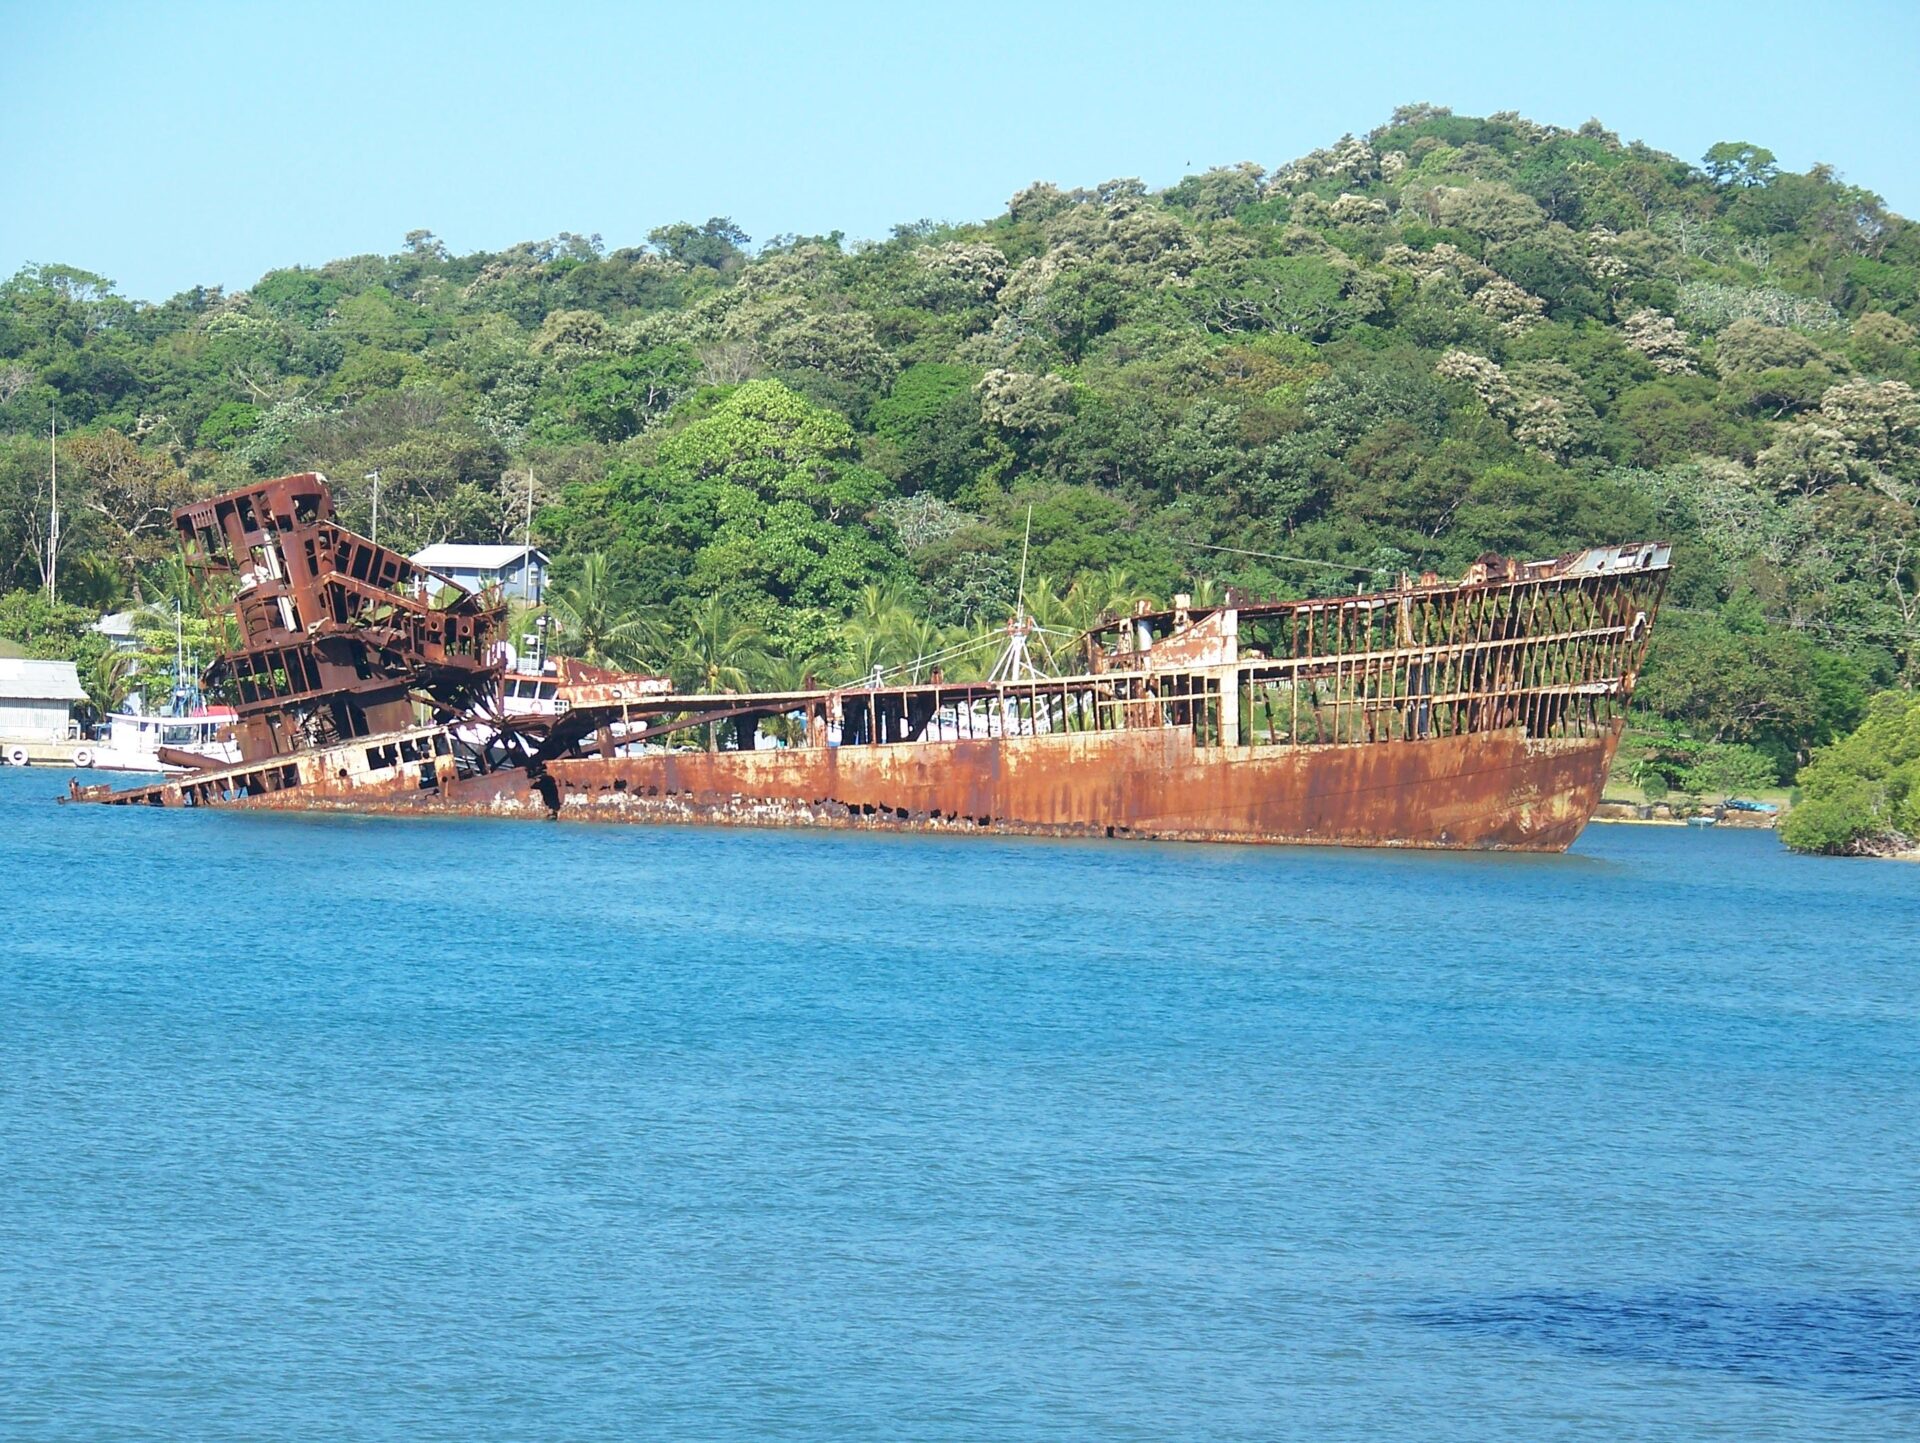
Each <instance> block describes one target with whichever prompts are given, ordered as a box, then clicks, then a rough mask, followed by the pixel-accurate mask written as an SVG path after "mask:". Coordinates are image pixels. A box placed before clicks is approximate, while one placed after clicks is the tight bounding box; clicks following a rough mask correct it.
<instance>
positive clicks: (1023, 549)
mask: <svg viewBox="0 0 1920 1443" xmlns="http://www.w3.org/2000/svg"><path fill="white" fill-rule="evenodd" d="M1032 544H1033V503H1032V502H1031V501H1029V502H1028V503H1027V534H1026V535H1025V536H1023V537H1022V538H1021V539H1020V594H1019V595H1018V596H1017V597H1015V598H1014V603H1013V612H1014V615H1015V616H1025V615H1026V614H1027V548H1028V547H1029V546H1031V545H1032Z"/></svg>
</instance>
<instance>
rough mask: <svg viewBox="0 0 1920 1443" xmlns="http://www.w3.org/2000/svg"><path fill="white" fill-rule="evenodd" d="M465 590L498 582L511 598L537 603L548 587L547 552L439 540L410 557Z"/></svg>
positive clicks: (497, 584)
mask: <svg viewBox="0 0 1920 1443" xmlns="http://www.w3.org/2000/svg"><path fill="white" fill-rule="evenodd" d="M412 560H413V564H414V565H415V566H424V567H425V568H426V569H427V570H428V571H437V572H438V573H440V575H442V576H444V577H446V578H447V580H449V581H452V582H456V583H458V584H459V585H461V586H464V587H466V589H467V590H468V591H485V590H486V589H487V588H488V587H489V586H497V587H499V588H500V589H501V590H502V591H503V592H505V593H506V594H507V596H508V597H510V598H520V597H524V598H525V599H526V600H527V601H528V602H530V603H538V602H539V600H540V598H541V596H542V595H543V594H544V593H545V591H546V587H547V553H546V552H544V551H542V550H540V549H539V548H538V547H536V546H469V545H467V544H465V543H464V542H459V541H440V542H436V543H435V544H434V545H432V546H429V547H428V548H427V549H426V550H425V551H420V552H416V553H415V554H414V556H413V557H412Z"/></svg>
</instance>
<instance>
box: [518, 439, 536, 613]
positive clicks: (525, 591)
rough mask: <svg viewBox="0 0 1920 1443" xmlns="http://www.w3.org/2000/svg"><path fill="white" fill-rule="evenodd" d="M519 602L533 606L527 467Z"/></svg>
mask: <svg viewBox="0 0 1920 1443" xmlns="http://www.w3.org/2000/svg"><path fill="white" fill-rule="evenodd" d="M520 568H521V570H520V600H521V601H522V602H523V603H524V604H525V605H527V606H531V605H533V467H531V466H529V467H527V551H526V555H524V556H522V557H521V558H520Z"/></svg>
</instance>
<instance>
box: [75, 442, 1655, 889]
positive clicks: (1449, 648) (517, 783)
mask: <svg viewBox="0 0 1920 1443" xmlns="http://www.w3.org/2000/svg"><path fill="white" fill-rule="evenodd" d="M179 524H180V527H181V530H182V533H183V537H184V538H185V539H186V541H187V546H188V554H189V558H190V559H192V560H197V561H198V562H199V564H201V565H203V566H205V567H208V568H209V569H211V570H213V571H215V572H216V573H219V572H224V573H225V574H229V575H234V576H236V577H237V578H238V582H239V585H238V591H237V595H236V598H235V601H234V610H235V615H236V619H237V622H238V623H239V627H238V629H239V632H240V634H241V636H242V637H243V638H244V640H245V645H244V646H243V647H242V648H241V649H239V650H237V651H235V652H232V653H229V654H228V655H227V656H225V657H223V658H222V659H221V661H220V663H218V664H217V665H216V668H215V669H214V671H213V672H210V674H209V680H210V681H213V682H219V681H221V680H222V679H224V680H226V681H227V682H228V683H229V684H230V685H231V687H232V689H233V691H234V694H235V700H236V704H237V706H238V708H239V711H240V715H241V719H242V720H241V725H240V727H239V734H240V737H241V741H242V748H243V753H244V756H245V759H244V760H243V761H242V762H240V763H238V764H235V765H229V766H224V767H218V768H213V767H209V768H206V769H203V770H200V771H195V772H190V773H188V774H186V775H184V776H181V777H176V778H168V779H166V780H164V781H162V782H159V783H155V784H151V785H148V786H145V787H136V788H131V789H128V790H125V791H117V792H116V791H113V790H111V789H109V788H106V787H91V788H81V787H78V786H75V787H74V788H73V789H72V799H74V800H77V801H86V802H108V803H115V804H120V805H147V806H161V807H166V806H193V807H199V806H221V807H237V808H246V809H261V808H271V809H350V810H355V811H369V812H388V813H409V814H443V815H444V814H466V815H493V816H538V817H551V818H559V819H567V820H574V819H577V820H598V821H628V822H652V823H716V824H730V825H756V826H827V827H854V828H879V829H907V830H935V831H950V832H959V833H1007V834H1028V835H1042V836H1076V837H1110V838H1116V839H1121V838H1125V839H1142V840H1159V841H1196V842H1199V841H1204V842H1243V843H1292V844H1305V845H1340V846H1401V847H1428V848H1464V849H1482V850H1509V851H1534V852H1556V851H1563V850H1565V849H1566V847H1567V846H1569V845H1570V844H1571V843H1572V842H1573V840H1574V839H1575V838H1576V837H1577V836H1578V835H1579V833H1580V831H1581V829H1582V828H1583V827H1584V826H1585V825H1586V822H1587V821H1588V819H1589V818H1590V817H1591V815H1592V813H1593V811H1594V808H1595V807H1596V805H1597V804H1598V802H1599V799H1600V792H1601V788H1602V786H1603V785H1604V782H1605V779H1606V776H1607V772H1608V769H1609V767H1610V765H1611V763H1612V760H1613V756H1614V752H1615V749H1616V747H1617V746H1618V743H1619V739H1620V735H1621V730H1622V727H1623V725H1624V722H1625V716H1626V708H1627V705H1628V702H1629V701H1630V699H1631V697H1632V693H1633V689H1634V685H1635V683H1636V680H1637V677H1638V673H1639V668H1640V666H1641V663H1642V661H1643V660H1644V657H1645V653H1646V648H1647V645H1648V641H1649V637H1650V633H1651V629H1652V624H1653V618H1654V615H1655V613H1656V612H1657V609H1658V604H1659V599H1660V595H1661V592H1662V590H1663V588H1664V585H1665V581H1666V573H1667V567H1668V548H1667V547H1666V546H1665V544H1664V543H1656V542H1647V543H1633V544H1630V545H1625V546H1609V547H1595V548H1589V549H1588V550H1586V551H1582V552H1575V553H1569V554H1568V555H1565V556H1561V557H1555V558H1551V559H1549V560H1546V561H1540V562H1518V561H1513V560H1510V559H1507V558H1502V557H1497V556H1491V555H1490V556H1487V557H1483V558H1481V560H1480V562H1478V563H1476V564H1475V567H1474V568H1473V570H1472V572H1470V574H1469V575H1468V576H1467V577H1465V578H1463V579H1461V580H1458V581H1443V580H1441V579H1440V578H1439V577H1436V576H1433V575H1431V574H1429V575H1426V576H1422V577H1420V578H1419V579H1418V580H1417V581H1416V580H1414V579H1412V578H1410V577H1402V578H1401V579H1400V582H1399V584H1398V585H1396V586H1393V587H1388V588H1384V589H1382V590H1379V591H1374V592H1362V593H1357V594H1354V595H1348V596H1334V597H1325V598H1309V599H1302V600H1288V601H1264V602H1259V601H1247V600H1244V599H1241V598H1236V597H1234V596H1233V595H1231V594H1228V595H1227V596H1225V597H1224V598H1222V599H1221V600H1220V601H1219V602H1216V603H1214V604H1211V605H1207V606H1193V605H1191V604H1190V602H1189V600H1188V598H1185V597H1177V598H1175V604H1174V606H1173V607H1171V608H1168V609H1165V610H1153V609H1151V608H1149V607H1146V606H1141V607H1137V608H1135V610H1134V612H1133V614H1132V615H1130V616H1125V617H1112V618H1109V619H1108V620H1107V621H1106V622H1104V623H1103V624H1102V625H1100V626H1098V627H1096V628H1095V629H1094V630H1092V631H1089V632H1087V633H1084V634H1082V635H1081V636H1080V637H1078V638H1077V639H1076V640H1075V642H1074V647H1073V650H1072V652H1070V653H1069V654H1068V657H1067V660H1068V666H1067V667H1065V668H1057V669H1056V670H1055V671H1052V672H1049V673H1046V674H1043V673H1042V672H1041V671H1040V670H1039V669H1037V668H1035V667H1034V666H1032V665H1031V664H1030V663H1027V662H1024V661H1023V658H1024V645H1025V641H1026V636H1027V628H1028V627H1029V626H1030V623H1028V622H1026V621H1025V620H1024V619H1023V618H1022V617H1020V616H1019V615H1018V614H1016V617H1015V620H1014V622H1013V623H1011V624H1010V625H1009V628H1008V639H1009V647H1008V651H1007V652H1006V654H1005V656H1004V657H1003V662H1002V665H1000V666H996V668H995V669H994V671H993V673H991V674H990V675H989V676H988V677H987V678H986V679H984V680H971V681H967V680H949V679H947V678H946V677H944V676H943V675H942V674H941V672H940V671H939V670H938V669H931V670H929V671H928V672H927V674H926V675H925V676H924V678H923V677H922V676H921V675H920V674H919V672H918V671H916V673H915V675H914V676H913V677H912V678H910V679H907V680H900V679H895V680H894V681H892V682H889V681H887V680H886V678H885V677H883V676H881V675H878V674H876V675H875V676H873V677H870V678H868V679H867V680H866V681H865V682H864V683H861V684H856V685H850V686H839V687H833V686H828V687H818V686H814V685H812V684H811V683H809V685H808V686H807V688H806V689H804V690H800V691H795V692H786V693H745V694H739V693H715V694H692V693H686V692H681V691H677V690H675V689H674V687H673V686H672V683H671V682H670V681H669V680H668V679H667V678H664V677H650V676H641V675H633V674H620V673H613V672H608V671H603V670H600V669H597V668H593V667H587V666H583V665H581V664H579V663H576V662H565V661H563V662H560V663H558V665H557V666H556V667H555V669H554V672H553V675H554V681H553V684H552V685H553V691H554V693H555V695H554V698H553V701H554V706H553V708H552V709H551V711H550V712H548V713H546V714H543V715H540V716H519V717H514V716H511V715H508V714H506V712H505V710H504V709H503V708H501V707H500V706H497V705H490V704H489V696H490V690H489V682H491V684H492V686H491V694H494V695H497V694H498V693H499V674H500V666H499V663H498V662H497V661H496V662H493V663H489V662H488V660H487V658H488V655H489V648H490V647H491V645H492V643H493V641H494V640H495V637H494V632H495V630H496V628H497V624H498V620H499V608H498V606H497V604H496V603H495V602H493V601H491V600H490V599H488V598H475V597H471V596H468V595H467V594H465V593H464V592H460V591H458V589H457V588H455V589H453V590H451V591H441V592H439V593H437V599H435V598H436V592H435V587H434V579H433V578H431V577H430V576H427V575H422V574H420V573H419V572H418V571H417V569H415V568H412V567H411V564H410V563H407V562H406V561H405V559H404V558H399V557H396V556H394V555H393V554H392V553H389V552H386V551H385V550H384V549H383V548H378V547H374V546H373V545H372V543H368V542H365V541H364V539H362V538H358V537H355V536H354V535H353V534H352V533H351V532H347V531H345V530H344V529H343V528H341V527H340V526H339V524H338V523H337V521H335V520H334V518H333V516H332V510H331V503H330V499H329V498H328V497H327V495H326V492H325V487H324V478H319V477H316V476H312V475H308V476H302V477H289V478H284V479H283V480H282V481H279V482H273V483H266V485H264V486H263V487H261V488H258V489H257V490H256V491H254V492H251V493H246V494H239V493H236V495H235V496H234V497H226V498H215V499H214V500H213V501H209V502H203V503H196V505H195V507H193V508H190V509H189V510H187V511H184V512H183V513H182V514H181V516H180V518H179ZM543 694H544V693H543Z"/></svg>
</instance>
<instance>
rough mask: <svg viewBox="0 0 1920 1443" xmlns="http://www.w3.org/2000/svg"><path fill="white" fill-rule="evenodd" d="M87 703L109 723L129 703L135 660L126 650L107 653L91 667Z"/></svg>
mask: <svg viewBox="0 0 1920 1443" xmlns="http://www.w3.org/2000/svg"><path fill="white" fill-rule="evenodd" d="M85 686H86V689H87V700H88V701H89V702H91V703H92V704H93V709H94V710H95V711H96V712H98V713H99V714H100V719H101V720H102V721H105V720H106V718H107V717H108V715H109V714H110V713H113V712H117V711H119V710H120V708H121V707H123V706H125V705H126V704H127V697H128V695H129V694H130V693H131V692H132V691H133V658H132V657H130V656H128V655H127V654H126V653H125V652H124V651H103V652H101V653H100V655H98V656H96V657H95V658H94V659H93V664H92V665H91V666H89V667H88V668H87V676H86V682H85Z"/></svg>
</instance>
